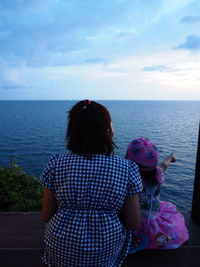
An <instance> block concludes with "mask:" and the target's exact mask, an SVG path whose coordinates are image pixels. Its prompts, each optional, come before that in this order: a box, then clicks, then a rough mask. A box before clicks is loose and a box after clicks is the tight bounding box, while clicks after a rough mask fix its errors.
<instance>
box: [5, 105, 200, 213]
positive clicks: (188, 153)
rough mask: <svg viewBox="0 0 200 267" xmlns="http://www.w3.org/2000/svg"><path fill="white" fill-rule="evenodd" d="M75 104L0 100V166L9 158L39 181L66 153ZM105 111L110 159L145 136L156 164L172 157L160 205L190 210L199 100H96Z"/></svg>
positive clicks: (121, 154) (199, 116)
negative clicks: (154, 147) (109, 123)
mask: <svg viewBox="0 0 200 267" xmlns="http://www.w3.org/2000/svg"><path fill="white" fill-rule="evenodd" d="M76 102H77V101H69V100H66V101H57V100H56V101H0V165H1V166H6V165H7V164H8V162H9V161H10V160H11V159H12V158H16V161H17V164H18V165H19V166H22V167H23V168H24V169H25V171H26V172H27V173H29V174H32V175H34V176H35V177H36V178H37V179H38V178H39V176H40V174H41V172H42V170H43V168H44V166H45V164H46V162H47V161H48V159H49V158H50V157H51V156H52V155H54V154H57V153H66V152H67V151H66V149H65V146H66V141H65V133H66V129H67V116H68V111H69V110H70V108H71V107H72V106H73V105H74V104H75V103H76ZM97 102H98V103H101V104H103V105H104V106H106V107H107V109H108V110H109V111H110V114H111V118H112V124H113V128H114V132H115V134H114V141H115V143H116V145H117V148H116V149H115V154H116V155H119V156H121V157H124V156H125V153H126V148H127V146H128V144H129V142H130V141H131V140H133V139H134V138H138V137H147V138H149V139H150V140H151V141H153V142H154V143H156V145H157V147H158V149H159V153H160V159H159V161H160V162H161V161H162V160H164V159H165V157H167V156H168V154H169V153H172V152H173V153H174V156H175V158H176V162H175V163H173V164H171V165H170V166H169V168H168V169H167V171H166V172H165V183H164V184H163V185H162V186H161V195H160V198H161V200H167V201H170V202H173V203H175V204H176V205H177V207H178V208H179V209H180V210H182V211H190V210H191V203H192V194H193V184H194V176H195V164H196V154H197V141H198V132H199V119H200V101H149V100H148V101H147V100H146V101H129V100H127V101H118V100H113V101H111V100H107V101H106V100H104V101H97Z"/></svg>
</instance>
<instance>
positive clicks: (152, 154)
mask: <svg viewBox="0 0 200 267" xmlns="http://www.w3.org/2000/svg"><path fill="white" fill-rule="evenodd" d="M158 157H159V153H158V149H157V147H156V145H155V144H154V143H152V142H151V141H150V140H149V139H147V138H143V137H142V138H137V139H134V140H133V141H132V142H131V143H130V144H129V146H128V149H127V152H126V158H127V159H130V160H132V161H134V162H135V163H137V164H138V165H139V168H140V170H142V171H151V170H153V169H156V180H157V182H158V183H159V184H161V183H163V182H164V174H163V170H162V169H161V168H160V167H158V166H157V164H158Z"/></svg>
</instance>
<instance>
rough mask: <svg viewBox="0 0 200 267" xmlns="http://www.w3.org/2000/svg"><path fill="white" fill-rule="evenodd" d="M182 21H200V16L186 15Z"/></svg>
mask: <svg viewBox="0 0 200 267" xmlns="http://www.w3.org/2000/svg"><path fill="white" fill-rule="evenodd" d="M180 22H181V23H199V22H200V16H186V17H183V18H182V19H181V20H180Z"/></svg>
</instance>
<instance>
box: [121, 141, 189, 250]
mask: <svg viewBox="0 0 200 267" xmlns="http://www.w3.org/2000/svg"><path fill="white" fill-rule="evenodd" d="M158 157H159V154H158V149H157V147H156V146H155V144H154V143H152V142H151V141H150V140H148V139H147V138H138V139H135V140H133V141H132V142H131V143H130V144H129V146H128V149H127V153H126V158H127V159H130V160H132V161H134V162H135V163H137V164H138V166H139V169H140V175H141V178H142V181H143V187H144V189H143V191H142V193H140V204H141V213H142V222H141V225H140V228H139V230H138V231H137V232H135V235H136V236H134V238H133V244H135V243H137V241H138V239H139V238H140V237H141V236H143V237H144V236H146V237H147V238H146V239H147V243H146V245H145V246H146V247H145V248H146V249H174V248H178V247H180V246H181V245H182V244H183V243H184V242H185V241H187V240H188V238H189V235H188V231H187V228H186V226H185V221H184V218H183V216H182V214H181V213H180V212H179V211H178V209H177V207H176V206H175V205H174V204H172V203H170V202H167V201H159V190H160V185H161V184H162V183H163V182H164V174H163V171H165V170H166V169H167V167H168V165H169V164H170V163H171V162H175V161H176V160H175V158H174V157H173V154H170V155H169V156H168V158H167V159H166V160H165V161H164V162H163V163H161V165H160V167H158V166H157V164H158ZM142 239H144V238H142ZM141 243H142V242H141ZM143 243H145V242H144V240H143ZM143 248H144V247H143ZM136 250H137V249H136ZM133 252H134V251H133Z"/></svg>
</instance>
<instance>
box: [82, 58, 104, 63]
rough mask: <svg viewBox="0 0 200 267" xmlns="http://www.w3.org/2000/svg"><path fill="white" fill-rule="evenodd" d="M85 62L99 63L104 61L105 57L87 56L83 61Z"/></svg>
mask: <svg viewBox="0 0 200 267" xmlns="http://www.w3.org/2000/svg"><path fill="white" fill-rule="evenodd" d="M85 62H86V63H91V64H99V63H103V64H105V63H106V59H105V58H88V59H86V61H85Z"/></svg>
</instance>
